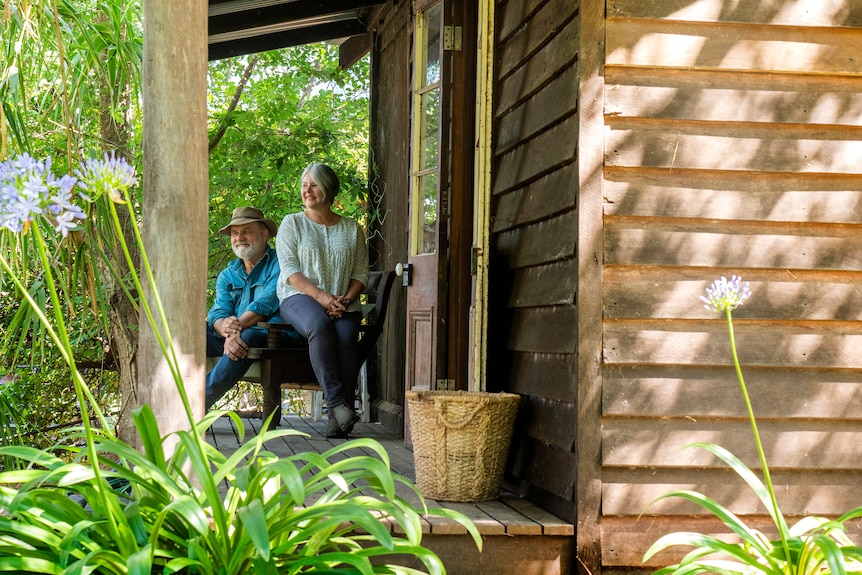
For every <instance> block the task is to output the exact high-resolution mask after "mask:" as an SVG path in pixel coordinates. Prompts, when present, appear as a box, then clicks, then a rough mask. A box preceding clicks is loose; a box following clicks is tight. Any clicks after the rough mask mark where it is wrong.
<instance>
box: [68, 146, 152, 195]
mask: <svg viewBox="0 0 862 575" xmlns="http://www.w3.org/2000/svg"><path fill="white" fill-rule="evenodd" d="M75 174H76V175H77V176H78V180H79V181H78V186H80V187H81V188H83V189H85V190H87V192H88V194H87V196H85V197H87V198H88V199H95V198H97V197H98V196H100V195H101V194H108V195H109V196H110V197H111V200H113V201H115V202H117V203H120V204H122V203H124V202H125V199H124V196H123V193H124V192H125V191H126V190H128V189H129V188H131V187H132V186H134V185H135V184H137V183H138V178H137V176H136V175H135V168H134V166H132V165H130V164H129V162H127V161H126V159H125V158H117V157H116V156H115V155H114V153H113V152H111V153H105V156H104V157H103V158H102V159H90V160H87V161H86V162H84V166H83V167H82V168H81V169H79V170H76V171H75Z"/></svg>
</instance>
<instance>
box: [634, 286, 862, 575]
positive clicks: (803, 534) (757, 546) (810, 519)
mask: <svg viewBox="0 0 862 575" xmlns="http://www.w3.org/2000/svg"><path fill="white" fill-rule="evenodd" d="M706 294H707V295H706V297H701V299H702V300H703V301H704V302H705V304H706V308H707V309H708V310H711V311H715V312H717V313H723V314H724V315H725V317H726V318H727V329H728V333H729V336H730V348H731V353H732V355H733V365H734V367H735V369H736V375H737V379H738V380H739V386H740V389H741V390H742V396H743V399H744V401H745V406H746V409H747V411H748V417H749V422H750V425H751V430H752V433H753V435H754V441H755V445H756V447H757V454H758V456H759V459H760V465H761V471H762V473H763V481H761V480H760V478H759V477H758V476H757V475H756V474H755V473H754V472H753V471H752V470H751V469H750V468H749V467H748V466H747V465H745V464H744V463H743V462H742V461H741V460H740V459H739V458H737V457H736V456H735V455H733V454H732V453H731V452H729V451H727V450H726V449H724V448H722V447H720V446H718V445H715V444H711V443H696V444H692V445H690V446H688V447H696V448H701V449H705V450H707V451H708V452H710V453H712V454H713V455H714V456H716V457H718V458H719V459H720V460H721V461H723V462H724V463H725V464H726V465H728V466H729V467H730V468H731V469H733V471H734V472H736V473H737V474H738V475H739V476H740V477H741V478H742V479H743V480H744V481H745V483H746V484H748V486H749V487H750V488H751V489H752V490H753V491H754V493H755V494H756V495H757V497H758V499H759V500H760V502H761V503H762V504H763V506H764V507H765V508H766V511H767V512H768V513H769V516H770V517H771V518H772V521H773V523H774V525H775V528H776V530H777V532H778V536H779V539H778V540H770V539H769V538H768V537H767V536H765V535H764V534H763V533H762V532H760V531H758V530H757V529H754V528H752V527H750V526H748V525H747V524H746V523H745V522H744V521H743V520H742V519H741V518H740V517H738V516H736V515H735V514H734V513H733V512H731V511H730V510H729V509H727V508H726V507H724V506H723V505H721V504H719V503H717V502H715V501H714V500H712V499H710V498H709V497H706V496H705V495H703V494H701V493H697V492H695V491H689V490H680V491H673V492H671V493H668V494H665V495H663V496H661V497H659V498H658V499H657V500H656V501H659V500H662V499H667V498H669V497H680V498H682V499H686V500H688V501H691V502H693V503H696V504H697V505H699V506H701V507H702V508H703V509H704V510H706V511H707V512H708V513H710V514H711V515H713V516H715V517H716V518H718V519H720V520H721V521H722V522H723V523H724V525H725V526H727V528H728V529H730V531H731V532H732V533H734V534H735V535H736V536H737V537H738V538H739V541H738V542H726V541H723V540H721V539H719V538H717V537H714V536H712V535H705V534H702V533H692V532H676V533H669V534H667V535H664V536H662V537H660V538H659V539H658V540H657V541H656V542H655V543H653V545H652V546H651V547H650V548H649V549H648V550H647V552H646V554H645V555H644V558H643V560H644V562H646V561H648V560H650V559H651V558H652V557H653V556H655V555H656V554H657V553H659V552H661V551H663V550H665V549H667V548H669V547H673V546H677V545H687V546H691V547H694V549H693V550H692V551H690V552H689V553H688V554H687V555H686V556H685V557H684V558H683V559H682V561H680V562H679V563H677V564H674V565H670V566H667V567H664V568H661V569H659V570H657V571H656V572H655V573H656V575H689V574H695V573H719V574H723V575H750V574H762V575H823V574H827V573H829V574H832V575H844V574H845V573H859V572H862V548H860V547H858V546H856V545H855V544H854V543H853V541H851V540H850V538H849V537H848V536H847V533H846V529H845V523H846V522H847V521H850V520H851V519H855V518H857V517H862V507H860V508H857V509H854V510H852V511H850V512H848V513H845V514H844V515H842V516H841V517H838V518H837V519H829V518H826V517H817V516H807V517H804V518H802V519H800V520H799V521H798V522H796V523H795V524H794V525H792V526H790V527H788V524H787V521H786V520H785V518H784V515H783V514H782V512H781V510H780V509H779V507H778V501H777V499H776V496H775V488H774V486H773V484H772V478H771V476H770V473H769V466H768V465H767V461H766V455H765V452H764V450H763V445H762V443H761V440H760V433H759V432H758V430H757V420H756V418H755V416H754V409H753V407H752V404H751V400H750V398H749V395H748V389H747V387H746V385H745V379H744V377H743V374H742V369H741V367H740V363H739V357H738V356H737V352H736V341H735V339H734V334H733V314H732V312H733V310H734V309H736V308H737V307H739V306H741V305H742V304H743V303H745V301H746V300H748V298H749V297H751V290H750V289H749V287H748V282H743V281H742V277H740V276H736V275H734V276H732V277H731V279H730V281H728V280H727V278H725V277H722V278H721V279H719V280H716V281H715V282H713V284H712V286H711V287H710V288H708V289H707V290H706Z"/></svg>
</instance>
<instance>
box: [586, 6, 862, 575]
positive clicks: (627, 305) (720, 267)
mask: <svg viewBox="0 0 862 575" xmlns="http://www.w3.org/2000/svg"><path fill="white" fill-rule="evenodd" d="M606 14H607V20H606V42H607V48H606V66H605V74H604V76H605V134H606V140H605V166H604V184H603V185H604V202H605V203H604V222H603V229H604V232H603V245H604V257H603V282H602V284H603V285H602V290H603V295H602V299H603V314H604V318H603V347H604V352H603V377H602V379H603V384H602V448H601V458H602V486H603V487H602V500H601V518H600V521H601V550H602V565H603V569H604V571H606V572H612V571H614V570H620V571H622V570H626V572H629V569H630V568H637V567H642V565H641V557H642V555H643V552H644V551H645V550H646V548H647V547H648V546H649V545H650V544H651V543H652V542H654V541H655V539H657V538H658V536H659V535H660V534H662V533H664V532H667V531H677V530H689V529H693V530H698V531H703V530H708V528H707V527H706V522H707V520H705V519H703V518H697V517H693V516H692V514H694V513H697V512H698V510H699V508H697V507H694V506H692V505H690V504H682V503H680V502H678V501H676V500H668V501H665V502H662V503H661V504H658V505H655V506H653V507H651V508H650V509H649V512H648V513H647V515H646V516H644V517H642V518H640V519H638V515H639V514H640V513H642V512H643V511H644V510H645V509H646V508H647V505H648V504H649V503H650V501H652V500H653V499H654V498H655V497H656V496H658V495H661V494H663V493H666V492H668V491H670V490H672V489H674V488H679V487H685V488H692V489H695V490H697V491H700V492H702V493H704V494H705V495H707V496H709V497H711V498H713V499H715V500H717V501H719V502H721V503H723V504H725V505H727V506H729V507H730V509H731V510H732V511H734V512H735V513H737V514H741V515H751V516H754V517H752V518H751V520H752V521H754V522H755V524H757V521H758V520H757V517H756V516H761V517H762V516H763V513H764V510H763V509H762V508H761V507H759V506H758V504H757V501H755V499H754V497H753V496H752V494H751V492H750V490H749V489H748V488H747V487H745V486H744V485H743V484H742V483H741V481H739V480H738V479H737V477H736V476H735V475H734V474H733V473H732V472H729V471H728V470H727V469H725V468H724V467H723V466H722V465H720V464H719V463H718V462H716V461H715V460H714V459H713V458H711V457H710V456H709V455H708V454H706V453H705V452H703V451H702V450H684V451H681V449H682V448H683V446H685V445H687V444H690V443H693V442H697V441H705V442H712V443H717V444H720V445H722V446H724V447H726V448H728V449H730V450H731V451H733V452H734V453H735V454H736V455H738V456H739V457H741V458H742V460H743V461H745V462H746V463H747V464H748V465H750V466H752V467H754V468H758V467H759V464H758V462H757V456H756V451H755V448H754V442H753V439H752V434H751V430H750V427H749V425H748V421H747V419H746V411H745V406H744V403H743V399H742V396H741V393H740V391H739V385H738V383H737V381H736V377H735V373H734V370H733V368H732V364H731V355H730V346H729V343H728V334H727V324H726V322H725V321H724V320H723V318H722V317H719V316H718V315H716V314H714V313H713V312H709V311H707V310H705V309H704V307H703V305H702V302H700V301H699V299H698V298H699V296H700V295H702V294H703V293H704V289H705V288H706V287H707V286H708V285H709V284H710V283H711V281H712V280H714V279H716V278H718V277H720V276H722V275H725V276H727V277H730V276H731V274H741V275H742V276H743V278H744V279H745V280H746V281H750V282H751V288H752V291H753V296H752V298H751V300H750V301H749V302H748V303H746V304H745V305H744V306H743V307H741V308H739V309H738V310H737V311H736V312H734V331H735V335H736V341H737V347H738V350H739V357H740V361H741V363H742V364H743V372H744V374H745V377H746V383H747V385H748V387H749V391H750V393H751V396H752V403H753V405H754V409H755V413H756V414H757V416H758V425H759V428H760V432H761V436H762V438H763V442H764V448H765V450H766V454H767V461H768V462H769V464H770V469H771V471H772V474H773V480H774V482H775V484H776V486H778V499H779V505H780V506H781V507H782V509H783V511H784V513H785V514H786V515H788V516H790V517H792V516H794V515H796V516H798V515H800V514H825V515H837V514H840V513H842V512H845V511H848V510H850V509H852V508H855V507H857V506H860V505H862V492H860V490H859V486H860V484H862V457H860V454H862V388H860V381H862V371H860V368H862V351H860V350H862V323H860V320H861V319H862V290H860V289H859V285H860V281H862V273H860V270H862V233H860V232H862V227H860V217H862V192H860V190H862V176H860V174H862V143H860V140H862V75H860V74H862V58H860V57H859V55H860V54H862V30H860V29H859V27H860V26H862V2H859V1H858V0H834V1H830V0H796V1H791V0H776V1H772V2H729V1H723V0H698V1H691V0H688V1H680V0H673V1H671V0H666V1H651V2H646V1H643V0H609V1H608V3H607V11H606ZM581 289H585V287H583V286H582V287H581ZM701 513H702V512H701ZM852 527H853V530H854V531H857V532H858V525H854V526H852ZM678 558H679V555H676V556H673V555H671V554H670V553H668V554H665V555H664V556H659V558H658V559H657V560H656V561H654V562H653V563H652V565H656V566H657V565H662V564H668V562H669V561H670V560H671V559H678Z"/></svg>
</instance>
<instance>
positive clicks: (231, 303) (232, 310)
mask: <svg viewBox="0 0 862 575" xmlns="http://www.w3.org/2000/svg"><path fill="white" fill-rule="evenodd" d="M279 271H280V268H279V265H278V257H277V256H276V254H275V248H272V247H269V246H267V248H266V253H265V254H263V257H262V258H261V259H260V261H259V262H257V264H256V265H255V266H254V269H253V270H251V273H250V274H246V273H245V268H244V267H243V265H242V260H241V259H239V258H237V259H235V260H234V261H232V262H231V263H230V264H229V265H228V266H227V268H225V269H224V270H223V271H222V272H221V273H220V274H219V275H218V279H217V280H216V293H215V301H214V302H213V306H212V308H210V311H209V313H208V314H207V323H208V324H209V325H210V327H213V323H215V321H216V320H218V319H220V318H223V317H230V316H236V317H239V316H241V315H242V314H243V313H245V312H246V311H252V312H254V313H257V314H260V315H262V316H263V317H265V318H267V319H268V321H277V322H280V321H281V316H280V315H279V312H278V296H276V294H275V289H276V284H277V283H278V274H279Z"/></svg>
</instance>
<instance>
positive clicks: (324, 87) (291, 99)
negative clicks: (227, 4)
mask: <svg viewBox="0 0 862 575" xmlns="http://www.w3.org/2000/svg"><path fill="white" fill-rule="evenodd" d="M249 65H251V66H252V70H251V73H250V76H249V79H248V82H247V84H246V85H245V89H244V90H243V92H242V96H241V98H240V100H239V104H238V105H237V106H236V108H235V109H233V110H230V107H231V106H230V104H231V101H232V99H233V98H234V96H235V94H236V91H237V87H238V85H239V84H240V83H241V78H242V77H243V74H244V72H246V71H247V70H248V67H249ZM368 76H369V61H368V59H367V58H365V59H363V60H360V62H358V63H357V64H355V65H354V66H352V67H351V68H349V69H347V70H341V69H339V68H338V49H337V47H336V46H333V45H330V44H313V45H307V46H298V47H295V48H290V49H285V50H275V51H271V52H265V53H262V54H259V55H256V56H254V57H241V58H232V59H229V60H222V61H217V62H214V63H212V64H210V78H209V107H210V139H211V141H212V140H213V138H214V137H215V136H216V135H220V139H219V140H218V144H217V145H216V146H215V148H214V149H212V151H211V155H210V239H211V246H210V254H211V266H210V269H211V271H212V272H214V273H218V270H220V269H221V268H223V267H224V263H225V260H226V259H229V258H231V257H233V256H232V255H231V254H230V249H229V246H228V245H227V243H226V242H225V241H224V238H219V236H218V229H219V228H220V227H221V226H223V225H224V224H225V223H226V222H228V221H229V220H230V213H231V211H232V210H233V208H235V207H237V206H241V205H253V206H256V207H259V208H260V209H262V210H263V211H264V213H266V214H267V215H268V216H269V217H271V218H272V219H273V220H275V221H276V223H278V222H280V221H281V218H282V217H284V216H285V215H287V214H289V213H293V212H296V211H299V210H300V209H301V207H302V203H301V201H300V197H299V183H300V175H301V173H302V170H303V169H304V168H305V167H306V166H307V165H308V164H310V163H312V162H323V163H327V164H329V165H331V166H332V167H333V168H334V169H335V171H336V172H337V173H338V175H339V178H340V180H341V193H340V195H339V198H337V200H336V201H337V202H338V206H337V208H338V209H339V210H340V211H341V212H342V213H344V214H346V215H350V216H352V217H355V218H357V219H360V220H361V221H364V220H365V217H364V213H365V206H366V204H367V199H368V161H367V158H368V143H367V142H368V110H369V103H368ZM229 110H230V111H229ZM222 134H223V135H222Z"/></svg>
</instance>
